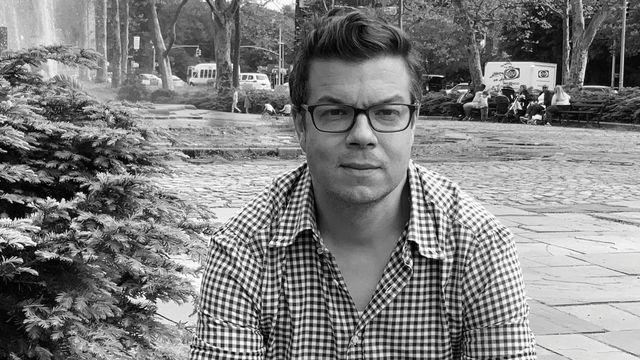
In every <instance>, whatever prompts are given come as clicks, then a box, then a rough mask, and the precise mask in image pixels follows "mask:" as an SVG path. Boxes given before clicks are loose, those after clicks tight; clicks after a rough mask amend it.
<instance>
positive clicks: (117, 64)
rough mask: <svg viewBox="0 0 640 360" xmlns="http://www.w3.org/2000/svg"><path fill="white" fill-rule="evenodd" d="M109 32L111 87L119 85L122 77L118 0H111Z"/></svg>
mask: <svg viewBox="0 0 640 360" xmlns="http://www.w3.org/2000/svg"><path fill="white" fill-rule="evenodd" d="M110 18H111V33H112V34H113V44H112V49H113V54H111V67H112V68H111V87H113V88H117V87H118V86H120V79H121V78H122V41H121V38H120V0H112V2H111V17H110Z"/></svg>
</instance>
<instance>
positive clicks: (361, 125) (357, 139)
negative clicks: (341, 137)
mask: <svg viewBox="0 0 640 360" xmlns="http://www.w3.org/2000/svg"><path fill="white" fill-rule="evenodd" d="M377 143H378V137H377V134H376V132H375V130H373V128H372V127H371V125H370V124H369V119H368V118H367V114H366V113H364V112H361V113H359V114H357V115H356V119H355V120H354V124H353V127H351V130H349V133H348V135H347V144H349V145H355V146H360V147H365V146H375V145H376V144H377Z"/></svg>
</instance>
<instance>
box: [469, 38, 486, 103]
mask: <svg viewBox="0 0 640 360" xmlns="http://www.w3.org/2000/svg"><path fill="white" fill-rule="evenodd" d="M467 53H468V54H469V56H468V58H467V62H468V64H469V73H470V74H471V82H472V83H473V85H474V86H476V87H477V86H478V85H480V84H482V83H484V81H483V79H482V64H481V62H480V48H479V46H478V41H477V40H476V35H475V33H473V32H471V34H470V35H469V46H468V47H467ZM470 91H474V89H471V90H470Z"/></svg>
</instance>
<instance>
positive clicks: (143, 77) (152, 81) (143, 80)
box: [138, 74, 162, 86]
mask: <svg viewBox="0 0 640 360" xmlns="http://www.w3.org/2000/svg"><path fill="white" fill-rule="evenodd" d="M138 81H140V84H142V85H144V86H160V85H162V80H161V79H160V78H159V77H157V76H155V75H153V74H139V75H138Z"/></svg>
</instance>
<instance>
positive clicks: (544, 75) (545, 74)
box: [538, 70, 549, 78]
mask: <svg viewBox="0 0 640 360" xmlns="http://www.w3.org/2000/svg"><path fill="white" fill-rule="evenodd" d="M538 77H539V78H548V77H549V70H539V71H538Z"/></svg>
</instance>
